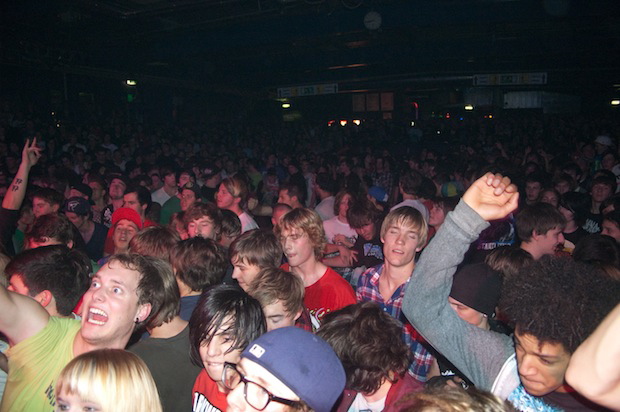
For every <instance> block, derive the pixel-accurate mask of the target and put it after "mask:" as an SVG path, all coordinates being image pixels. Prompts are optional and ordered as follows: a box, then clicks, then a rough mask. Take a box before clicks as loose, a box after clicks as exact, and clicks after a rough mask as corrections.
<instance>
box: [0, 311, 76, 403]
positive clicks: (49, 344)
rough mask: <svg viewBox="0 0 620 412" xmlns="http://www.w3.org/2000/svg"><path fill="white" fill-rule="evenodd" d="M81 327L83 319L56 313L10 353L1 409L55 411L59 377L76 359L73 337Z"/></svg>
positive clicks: (10, 350) (12, 348)
mask: <svg viewBox="0 0 620 412" xmlns="http://www.w3.org/2000/svg"><path fill="white" fill-rule="evenodd" d="M79 330H80V322H79V321H77V320H75V319H65V318H57V317H55V316H52V317H50V319H49V322H48V323H47V325H46V326H45V328H43V329H42V330H41V331H40V332H39V333H37V334H36V335H34V336H31V337H29V338H28V339H26V340H23V341H21V342H20V343H18V344H17V345H15V346H13V347H11V348H10V349H9V350H8V351H7V352H6V355H7V357H8V358H9V376H8V379H7V383H6V388H5V390H4V396H3V397H2V404H1V405H0V412H5V411H6V412H9V411H11V412H12V411H28V412H38V411H46V412H50V411H53V410H54V406H55V404H56V397H55V396H54V386H55V384H56V379H57V378H58V375H59V374H60V372H61V371H62V368H64V367H65V366H66V365H67V363H69V362H70V361H71V359H73V340H74V339H75V335H76V334H77V333H78V331H79Z"/></svg>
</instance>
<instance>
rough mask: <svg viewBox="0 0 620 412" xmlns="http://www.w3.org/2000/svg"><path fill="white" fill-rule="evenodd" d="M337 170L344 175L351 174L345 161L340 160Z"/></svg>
mask: <svg viewBox="0 0 620 412" xmlns="http://www.w3.org/2000/svg"><path fill="white" fill-rule="evenodd" d="M338 171H339V172H340V173H342V174H343V175H345V176H348V175H350V174H351V168H350V167H349V165H348V164H347V162H340V166H339V167H338Z"/></svg>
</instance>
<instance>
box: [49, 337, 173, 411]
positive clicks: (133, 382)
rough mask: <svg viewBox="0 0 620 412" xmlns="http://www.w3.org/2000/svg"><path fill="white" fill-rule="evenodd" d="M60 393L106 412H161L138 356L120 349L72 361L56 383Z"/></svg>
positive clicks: (104, 351) (88, 353)
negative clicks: (94, 404) (88, 402)
mask: <svg viewBox="0 0 620 412" xmlns="http://www.w3.org/2000/svg"><path fill="white" fill-rule="evenodd" d="M61 392H67V393H69V394H72V395H77V396H79V397H80V398H81V399H84V400H88V401H90V402H95V403H97V404H99V405H101V408H102V410H103V411H105V412H109V411H115V412H134V411H153V412H161V411H162V406H161V402H160V400H159V394H158V393H157V387H156V386H155V381H154V380H153V376H152V375H151V372H150V371H149V369H148V367H147V366H146V364H145V363H144V361H142V359H140V358H139V357H138V356H137V355H135V354H133V353H130V352H127V351H125V350H122V349H100V350H94V351H91V352H86V353H83V354H81V355H79V356H77V357H76V358H74V359H73V360H72V361H71V362H69V364H67V366H65V368H64V369H63V370H62V372H61V373H60V376H59V377H58V380H57V381H56V392H55V393H56V402H57V403H58V396H59V394H60V393H61Z"/></svg>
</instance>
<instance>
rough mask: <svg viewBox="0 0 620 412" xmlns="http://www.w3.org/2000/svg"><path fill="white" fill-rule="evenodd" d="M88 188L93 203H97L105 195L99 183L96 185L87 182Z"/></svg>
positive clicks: (95, 183)
mask: <svg viewBox="0 0 620 412" xmlns="http://www.w3.org/2000/svg"><path fill="white" fill-rule="evenodd" d="M88 186H90V188H91V189H92V191H93V201H94V202H98V201H99V200H101V199H102V198H103V196H104V195H105V190H104V188H103V187H101V185H100V184H99V183H97V182H89V183H88Z"/></svg>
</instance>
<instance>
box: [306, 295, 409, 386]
mask: <svg viewBox="0 0 620 412" xmlns="http://www.w3.org/2000/svg"><path fill="white" fill-rule="evenodd" d="M401 333H402V325H401V324H400V322H399V321H397V320H396V319H394V318H393V317H391V316H390V315H388V314H387V313H385V312H384V311H383V310H381V308H380V307H379V306H378V305H377V304H376V303H375V302H364V303H357V304H355V305H349V306H347V307H345V308H343V309H340V310H338V311H335V312H332V313H329V314H327V315H325V318H324V320H323V323H322V324H321V328H320V329H319V331H318V332H317V335H318V336H320V337H321V338H323V339H325V341H327V343H329V344H330V345H331V346H332V348H333V349H334V351H335V352H336V354H337V355H338V358H340V361H341V362H342V366H344V370H345V373H346V375H347V384H346V388H347V389H352V390H354V391H357V392H363V393H373V392H376V391H377V390H378V389H379V388H380V387H381V383H382V382H383V380H384V379H388V380H390V381H392V382H396V381H397V380H398V379H399V378H400V377H401V376H402V375H403V374H404V373H405V372H406V371H407V368H408V367H409V363H410V356H411V352H410V351H409V348H408V347H407V345H406V344H405V343H404V342H403V340H402V338H401Z"/></svg>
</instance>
